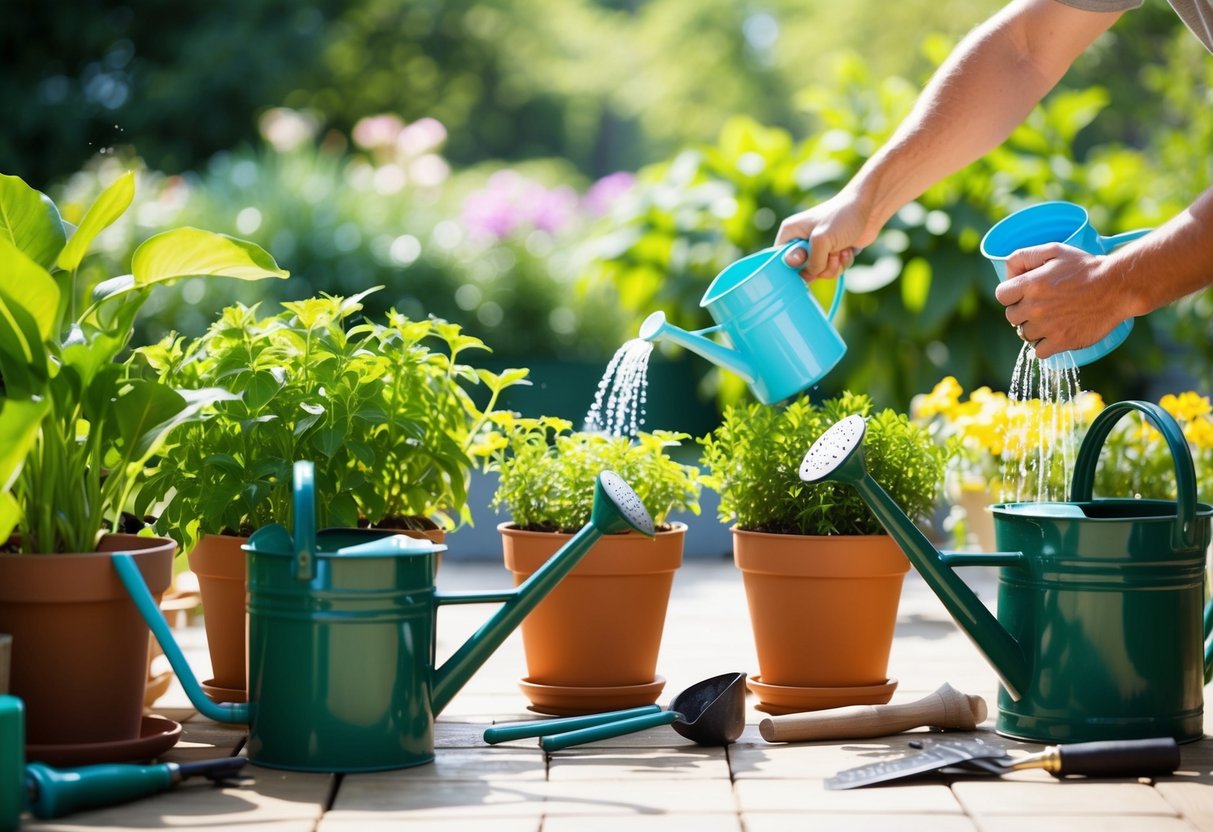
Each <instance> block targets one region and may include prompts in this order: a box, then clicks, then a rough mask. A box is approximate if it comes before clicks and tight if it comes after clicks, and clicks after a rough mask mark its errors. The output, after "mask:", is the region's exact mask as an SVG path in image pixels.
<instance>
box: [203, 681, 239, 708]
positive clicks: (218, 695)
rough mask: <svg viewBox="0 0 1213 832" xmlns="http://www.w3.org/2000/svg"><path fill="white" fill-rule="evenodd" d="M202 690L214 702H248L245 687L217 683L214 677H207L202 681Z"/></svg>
mask: <svg viewBox="0 0 1213 832" xmlns="http://www.w3.org/2000/svg"><path fill="white" fill-rule="evenodd" d="M199 685H200V686H201V687H202V692H203V693H205V694H206V695H207V698H209V699H210V700H211V701H212V702H247V701H248V691H247V690H246V689H244V688H225V687H221V686H220V685H217V684H215V680H214V679H207V680H206V681H205V682H200V683H199Z"/></svg>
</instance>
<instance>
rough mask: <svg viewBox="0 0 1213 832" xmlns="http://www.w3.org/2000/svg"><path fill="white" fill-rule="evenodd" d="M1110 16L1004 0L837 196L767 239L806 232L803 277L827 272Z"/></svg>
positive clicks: (1003, 118) (999, 129)
mask: <svg viewBox="0 0 1213 832" xmlns="http://www.w3.org/2000/svg"><path fill="white" fill-rule="evenodd" d="M1119 17H1120V13H1119V12H1091V11H1084V10H1079V9H1075V8H1071V7H1070V6H1066V5H1063V4H1061V3H1059V2H1057V0H1013V2H1011V3H1009V4H1008V5H1007V6H1005V7H1004V8H1003V9H1002V10H1001V11H999V12H998V13H997V14H995V15H994V16H993V17H991V18H990V19H989V20H987V21H986V22H985V23H982V24H981V25H980V26H978V27H977V28H976V29H974V30H973V31H972V32H970V33H969V34H968V35H967V36H966V37H965V38H964V39H963V40H962V41H961V42H960V44H959V45H958V46H957V47H956V49H955V50H954V51H953V52H952V54H951V55H950V56H949V57H948V59H947V60H946V61H945V62H944V63H943V65H942V66H941V67H940V68H939V70H938V71H937V72H936V73H935V76H934V77H933V78H932V79H931V82H930V83H929V84H928V85H927V87H926V88H925V89H924V90H923V92H922V94H921V95H920V96H919V98H918V101H917V102H916V103H915V105H914V108H913V109H912V110H911V112H910V114H909V115H908V116H907V117H906V118H905V120H904V121H902V123H901V124H900V125H899V126H898V127H897V129H896V131H894V133H893V136H892V137H891V138H890V139H889V141H888V142H886V143H885V145H884V146H883V147H881V149H880V150H879V151H877V153H875V154H874V155H873V156H872V157H871V158H870V159H869V160H868V161H867V162H866V163H865V164H864V165H863V167H862V168H861V169H860V170H859V172H858V173H857V174H856V175H855V176H854V178H852V179H851V181H850V182H848V183H847V185H845V186H844V187H843V189H842V190H841V191H839V193H838V194H837V195H835V196H834V197H833V198H831V199H829V200H827V201H826V202H822V203H820V204H818V205H815V206H813V207H812V208H809V209H808V210H806V211H802V212H800V213H798V214H794V215H793V216H791V217H788V218H787V219H786V220H784V222H783V224H782V225H781V226H780V228H779V233H778V235H777V236H776V240H775V242H776V244H777V245H781V244H783V243H785V242H788V241H789V240H793V239H808V240H809V242H810V254H809V257H808V261H807V263H806V264H805V265H804V268H802V269H801V274H802V276H804V277H805V278H809V279H812V278H817V277H834V276H836V275H837V274H838V273H839V272H840V271H841V269H842V268H845V267H846V266H848V265H849V264H850V259H851V257H852V254H853V250H855V249H859V248H862V247H864V246H866V245H869V244H871V243H872V242H873V241H874V240H875V239H876V235H877V234H878V233H879V231H880V229H881V228H882V227H883V226H884V224H885V223H886V222H888V220H889V218H890V217H892V216H893V214H895V213H896V212H897V211H898V210H899V209H900V208H901V207H902V206H903V205H905V204H906V203H908V202H910V201H911V200H913V199H916V198H917V197H918V196H919V195H920V194H922V192H923V191H925V190H926V189H927V188H929V187H930V186H931V185H933V184H935V183H936V182H938V181H940V180H941V179H943V178H945V177H947V176H948V175H950V174H952V173H954V172H956V171H957V170H959V169H961V168H963V167H964V166H965V165H968V164H969V163H971V162H973V161H975V160H976V159H979V158H980V157H982V156H983V155H985V154H986V153H988V152H989V151H990V150H992V149H993V148H994V147H996V146H998V145H999V144H1000V143H1001V142H1003V141H1004V140H1005V139H1006V138H1007V137H1008V136H1009V135H1010V134H1011V131H1013V130H1014V129H1015V127H1016V126H1017V125H1019V123H1020V122H1022V121H1023V120H1024V118H1026V117H1027V115H1028V113H1030V112H1031V111H1032V108H1033V107H1035V106H1036V104H1038V103H1039V102H1040V100H1041V99H1042V98H1043V97H1044V96H1045V94H1046V93H1048V92H1049V90H1051V89H1052V88H1053V86H1054V85H1055V84H1056V83H1057V81H1058V80H1060V79H1061V77H1062V75H1064V74H1065V72H1066V70H1067V69H1068V68H1069V66H1070V64H1071V63H1072V62H1073V61H1074V59H1075V58H1076V57H1077V56H1078V55H1079V54H1080V53H1081V52H1082V51H1083V50H1084V49H1085V48H1086V47H1087V46H1089V45H1090V44H1091V43H1092V42H1093V41H1094V40H1095V39H1096V38H1097V37H1099V35H1101V34H1102V33H1103V32H1105V31H1106V30H1107V29H1108V27H1110V26H1111V25H1112V24H1113V23H1115V22H1116V20H1117V19H1118V18H1119ZM802 261H803V254H801V253H800V252H799V251H797V252H795V253H792V254H790V255H789V257H788V262H789V264H790V265H793V266H798V265H801V263H802Z"/></svg>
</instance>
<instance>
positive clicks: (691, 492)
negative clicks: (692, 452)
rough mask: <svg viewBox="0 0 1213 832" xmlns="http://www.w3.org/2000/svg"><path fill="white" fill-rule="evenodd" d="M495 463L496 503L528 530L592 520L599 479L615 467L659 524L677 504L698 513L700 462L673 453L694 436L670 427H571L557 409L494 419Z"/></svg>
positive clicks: (574, 526) (564, 528)
mask: <svg viewBox="0 0 1213 832" xmlns="http://www.w3.org/2000/svg"><path fill="white" fill-rule="evenodd" d="M494 421H495V422H496V423H497V431H496V432H495V433H494V435H493V436H492V439H491V442H492V444H493V446H494V449H493V457H492V461H491V463H490V465H489V468H490V470H493V471H496V472H497V473H498V474H499V475H500V482H499V484H498V486H497V492H496V494H495V495H494V497H493V502H492V506H493V508H496V509H502V508H504V509H506V510H507V511H508V512H509V514H510V516H511V517H512V518H513V521H514V525H515V526H517V527H518V528H520V529H525V530H528V531H546V532H565V533H572V532H575V531H577V530H578V529H580V528H581V527H582V526H584V525H585V524H586V523H587V522H589V519H590V508H591V505H592V503H593V494H594V479H595V477H597V476H598V474H599V472H601V471H603V470H611V471H614V472H615V473H617V474H619V476H621V477H622V478H623V479H624V481H625V482H627V483H628V484H629V485H631V486H632V488H633V489H635V491H636V494H637V496H638V497H640V500H641V502H643V503H644V506H645V508H646V509H648V511H649V514H650V515H651V516H652V518H653V521H654V522H655V523H657V525H658V526H659V527H660V526H662V525H663V524H665V523H666V519H667V518H668V517H669V515H670V513H671V512H673V511H676V510H681V511H689V512H691V513H693V514H698V513H699V492H700V487H701V484H700V476H699V469H698V468H697V467H695V466H693V465H684V464H682V463H679V462H678V461H676V460H674V459H673V458H671V457H670V456H669V450H670V449H671V448H673V447H676V446H678V445H679V444H681V442H682V441H683V440H685V439H689V438H690V436H689V435H688V434H685V433H674V432H671V431H661V430H659V431H654V432H652V433H641V434H640V435H639V436H638V437H637V438H636V440H635V441H632V440H630V439H628V438H626V437H622V436H607V435H605V434H601V433H588V432H584V431H573V430H572V423H571V422H569V421H568V420H567V419H557V418H555V417H551V416H541V417H539V418H517V417H514V416H511V415H504V416H499V417H497V418H495V420H494Z"/></svg>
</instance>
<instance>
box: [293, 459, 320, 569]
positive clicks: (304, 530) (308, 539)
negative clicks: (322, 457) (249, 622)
mask: <svg viewBox="0 0 1213 832" xmlns="http://www.w3.org/2000/svg"><path fill="white" fill-rule="evenodd" d="M315 479H316V475H315V467H314V466H313V465H312V463H311V462H308V461H306V460H300V461H299V462H296V463H295V471H294V480H295V493H294V498H295V504H294V509H295V535H294V544H295V562H294V564H293V569H292V572H293V573H294V577H295V578H297V579H298V580H301V581H310V580H311V579H312V578H313V577H315V575H316V486H315Z"/></svg>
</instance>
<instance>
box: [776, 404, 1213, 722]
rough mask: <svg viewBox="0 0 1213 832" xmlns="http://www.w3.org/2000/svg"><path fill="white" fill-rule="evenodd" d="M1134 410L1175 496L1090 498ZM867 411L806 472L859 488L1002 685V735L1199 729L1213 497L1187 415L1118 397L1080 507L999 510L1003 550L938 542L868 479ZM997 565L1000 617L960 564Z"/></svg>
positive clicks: (1092, 446)
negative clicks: (1198, 472) (1193, 448)
mask: <svg viewBox="0 0 1213 832" xmlns="http://www.w3.org/2000/svg"><path fill="white" fill-rule="evenodd" d="M1134 411H1136V412H1139V413H1141V414H1143V415H1144V416H1145V417H1146V418H1147V419H1149V420H1150V421H1151V422H1152V423H1153V424H1154V426H1155V427H1156V428H1158V430H1159V431H1161V432H1162V435H1163V437H1164V438H1165V439H1166V442H1167V446H1168V447H1169V448H1170V451H1171V455H1172V457H1173V458H1174V463H1175V474H1176V481H1177V485H1178V500H1176V501H1170V500H1135V499H1093V498H1092V485H1093V482H1094V479H1095V466H1096V463H1097V462H1098V458H1099V453H1100V451H1101V449H1102V447H1103V443H1104V441H1105V440H1106V439H1107V437H1108V434H1109V432H1110V431H1111V429H1112V427H1113V425H1114V424H1115V423H1116V422H1117V420H1119V419H1120V418H1121V417H1122V416H1124V415H1125V414H1127V413H1131V412H1134ZM864 431H865V424H864V420H863V418H862V417H860V416H849V417H847V418H846V419H843V420H842V421H840V422H838V423H837V424H836V425H834V426H833V427H832V428H830V430H828V431H827V432H826V433H825V434H823V435H822V436H821V438H820V439H818V440H817V442H815V443H814V444H813V447H812V448H811V449H810V450H809V452H808V453H807V454H806V455H805V457H804V461H803V463H802V465H801V468H800V478H801V479H802V480H804V481H806V482H818V481H821V480H826V479H832V480H837V481H839V482H844V483H847V484H849V485H852V486H854V487H855V489H856V490H857V491H858V492H859V494H860V496H861V497H863V499H864V501H865V502H866V503H867V504H868V506H869V508H871V509H872V512H873V513H874V514H875V515H876V517H877V518H878V519H879V520H880V522H881V524H882V525H883V526H884V527H885V529H886V530H887V531H888V532H889V534H890V535H892V537H893V538H894V539H895V540H896V541H897V543H898V545H900V546H901V548H902V550H903V551H904V552H905V554H906V556H907V557H908V558H909V560H910V562H911V563H912V564H914V567H915V568H916V569H917V570H918V572H919V573H920V574H921V575H922V577H923V578H924V579H925V581H926V582H927V584H928V585H929V586H930V587H931V589H932V590H933V591H934V592H935V593H936V595H938V596H939V599H940V600H941V601H942V602H943V604H944V606H945V607H946V608H947V610H948V612H949V613H951V615H952V617H953V618H954V619H955V620H956V623H957V624H959V625H960V627H961V629H963V630H964V631H965V632H966V633H967V634H968V635H969V636H970V637H971V638H972V639H973V641H974V643H975V644H976V645H977V648H978V649H979V650H980V651H981V652H982V654H983V655H984V656H985V657H986V659H987V660H988V661H989V662H990V664H991V665H992V666H993V668H994V670H995V671H996V672H997V674H998V676H999V677H1000V679H1001V681H1002V686H1001V690H1000V692H999V702H998V705H999V714H998V720H997V725H996V728H997V730H998V732H999V733H1001V734H1004V735H1006V736H1009V737H1015V738H1017V739H1024V740H1030V741H1033V742H1048V743H1068V742H1085V741H1089V740H1117V739H1142V738H1146V737H1163V736H1170V737H1174V738H1175V739H1176V740H1178V741H1180V742H1184V741H1190V740H1196V739H1199V738H1200V737H1201V736H1203V733H1204V731H1203V710H1204V679H1205V677H1206V674H1207V673H1208V672H1209V670H1210V666H1211V665H1213V644H1206V642H1207V641H1208V639H1209V635H1210V632H1211V631H1213V607H1210V606H1206V604H1205V599H1204V569H1205V553H1206V550H1207V549H1208V546H1209V541H1210V536H1211V528H1213V527H1211V520H1213V506H1209V505H1206V504H1204V503H1199V502H1197V501H1196V477H1195V470H1194V468H1193V465H1192V457H1191V454H1190V452H1189V451H1188V446H1187V443H1186V442H1185V441H1184V437H1183V433H1182V431H1181V430H1180V428H1179V425H1178V424H1177V423H1176V422H1175V420H1174V419H1173V418H1172V417H1171V416H1170V414H1168V413H1167V412H1166V411H1165V410H1163V409H1162V408H1160V407H1158V406H1157V405H1154V404H1150V403H1148V402H1136V401H1129V402H1118V403H1116V404H1113V405H1109V406H1108V407H1107V408H1106V409H1105V410H1104V411H1103V412H1102V413H1100V414H1099V416H1097V417H1096V418H1095V420H1094V421H1093V422H1092V424H1091V427H1090V429H1089V431H1088V432H1087V435H1086V437H1085V438H1084V439H1083V443H1082V446H1081V447H1080V448H1079V452H1078V458H1077V460H1076V461H1075V468H1074V478H1073V482H1072V487H1071V491H1070V499H1071V501H1070V502H1057V503H1002V504H999V505H995V506H993V507H992V511H993V513H994V528H995V534H996V539H997V544H998V548H999V549H1000V550H1002V551H999V552H993V553H968V552H964V553H947V552H939V551H937V550H936V549H935V548H934V546H932V545H931V543H930V541H928V540H927V538H926V536H925V535H924V534H923V533H922V532H921V531H919V529H918V527H917V526H915V525H914V523H913V522H911V520H910V519H909V518H908V517H907V516H906V515H905V514H904V513H903V512H902V511H901V509H900V508H899V507H898V506H897V504H896V503H894V502H893V500H892V498H890V497H889V495H888V493H887V492H885V490H884V489H883V488H882V487H881V486H880V484H879V483H877V482H876V481H875V480H874V479H872V477H871V476H870V475H869V474H868V473H867V471H866V469H865V467H864V462H863V449H862V444H863V436H864ZM960 566H997V567H999V568H1000V569H999V587H998V607H997V609H998V615H997V618H996V617H995V616H994V615H993V614H991V613H990V611H989V610H988V609H987V608H986V607H985V605H984V604H983V603H982V602H981V601H980V600H979V599H978V598H977V596H976V595H975V594H974V593H973V591H972V589H970V588H969V587H968V585H967V584H965V583H964V582H963V581H962V580H961V579H960V578H959V577H958V576H957V575H956V573H955V572H954V571H953V570H954V568H956V567H960Z"/></svg>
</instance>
